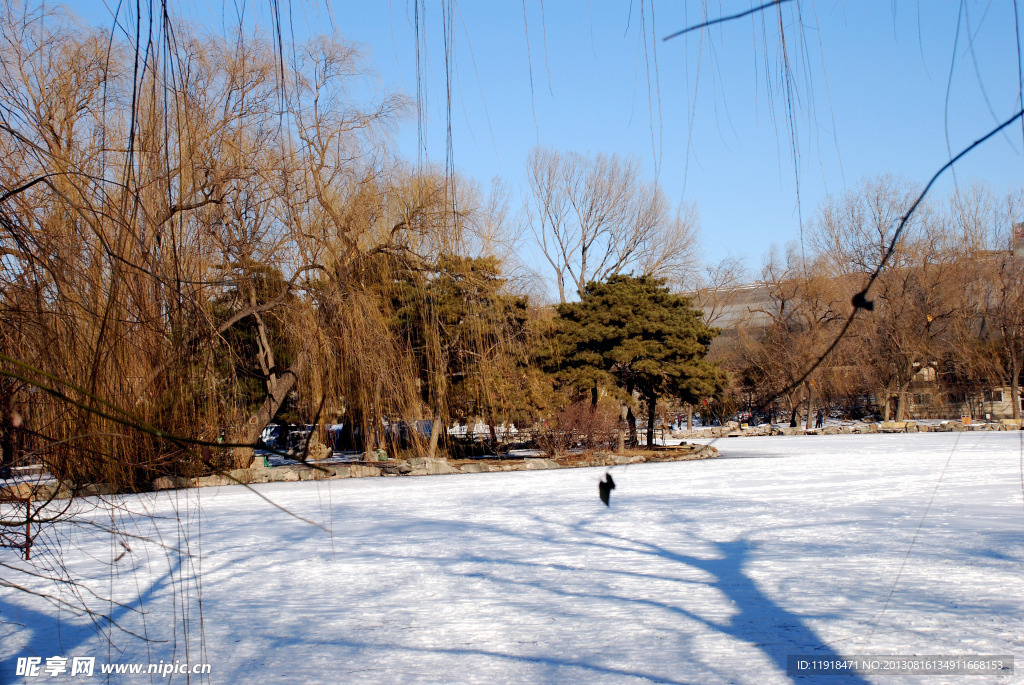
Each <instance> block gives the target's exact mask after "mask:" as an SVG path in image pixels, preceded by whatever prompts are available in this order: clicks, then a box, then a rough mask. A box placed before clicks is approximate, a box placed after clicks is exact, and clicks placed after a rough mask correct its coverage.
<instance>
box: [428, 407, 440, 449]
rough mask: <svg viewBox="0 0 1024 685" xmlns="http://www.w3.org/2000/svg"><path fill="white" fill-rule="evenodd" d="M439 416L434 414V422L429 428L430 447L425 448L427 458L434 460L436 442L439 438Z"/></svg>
mask: <svg viewBox="0 0 1024 685" xmlns="http://www.w3.org/2000/svg"><path fill="white" fill-rule="evenodd" d="M441 425H442V424H441V415H440V414H439V413H437V412H435V413H434V421H433V423H432V424H431V426H430V445H429V446H428V447H427V457H429V458H430V459H433V458H434V455H435V454H437V440H438V438H440V437H441Z"/></svg>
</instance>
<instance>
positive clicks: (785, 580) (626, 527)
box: [0, 432, 1024, 683]
mask: <svg viewBox="0 0 1024 685" xmlns="http://www.w3.org/2000/svg"><path fill="white" fill-rule="evenodd" d="M1022 440H1024V433H1021V432H1002V433H987V432H986V433H981V432H979V433H922V434H910V435H837V436H814V437H771V438H738V439H723V440H719V441H718V442H717V443H716V446H717V447H718V448H719V449H720V450H721V452H722V457H721V458H719V459H715V460H708V461H693V462H676V463H659V464H638V465H631V466H628V467H615V468H614V469H613V470H612V475H613V476H614V478H615V480H616V483H617V485H618V487H617V489H616V490H615V491H614V492H613V493H612V499H611V507H610V508H605V507H604V506H603V505H602V504H601V502H600V501H599V499H598V495H597V482H598V479H599V478H600V477H601V476H602V475H603V473H604V469H565V470H557V471H520V472H509V473H486V474H477V475H454V476H430V477H419V478H374V479H369V478H367V479H351V480H334V481H311V482H298V483H272V484H266V485H259V486H255V487H256V489H257V490H258V491H259V492H260V493H261V494H263V495H265V496H266V497H267V498H269V499H270V500H272V501H273V502H275V503H277V504H279V505H280V506H282V507H284V508H286V509H287V510H288V512H289V513H286V512H285V511H282V510H280V509H278V508H275V507H274V506H272V505H271V504H269V503H268V502H266V501H264V500H262V499H260V498H259V497H257V496H256V495H254V494H253V493H252V492H250V491H249V490H246V489H245V488H243V487H240V486H234V487H222V488H206V489H201V490H190V491H176V492H175V491H172V492H161V493H154V494H151V495H146V496H132V497H126V498H122V499H119V500H117V502H118V503H119V504H120V505H121V508H120V509H114V510H112V509H111V508H110V507H109V506H104V505H97V506H96V507H95V508H94V509H89V508H88V507H85V508H83V509H82V510H81V511H79V512H78V513H77V515H76V516H77V519H78V523H76V524H74V525H72V524H65V525H64V526H63V527H62V528H60V529H56V530H54V529H51V530H49V532H47V533H46V535H47V539H48V540H49V542H46V541H45V540H44V541H42V542H44V543H45V544H46V545H48V546H49V548H50V549H51V550H52V549H53V548H55V547H56V545H57V544H58V541H59V544H60V547H61V548H62V550H63V555H64V560H65V563H66V564H67V566H68V568H69V570H70V572H71V574H72V575H73V576H75V577H78V578H82V579H84V581H83V583H84V586H85V588H86V589H83V590H80V591H81V592H83V593H84V594H83V596H84V598H85V600H86V602H87V603H88V604H89V605H90V606H93V607H94V608H95V609H96V610H98V611H104V612H108V611H112V613H113V615H114V617H115V620H117V622H118V623H119V625H120V626H121V627H122V628H124V629H125V630H130V631H132V632H134V633H136V634H138V635H145V636H147V637H148V638H149V642H148V643H147V642H144V641H142V640H140V639H138V638H136V637H132V636H131V635H129V634H127V633H125V632H123V631H120V630H117V629H114V630H111V629H110V627H109V625H107V624H105V623H103V622H102V621H101V622H100V623H99V624H98V625H94V624H93V623H92V622H91V621H90V620H89V619H87V618H76V617H74V616H72V615H70V614H69V612H67V611H58V610H57V609H56V608H55V607H54V606H52V605H51V604H49V603H47V602H46V601H44V600H43V599H40V598H38V597H33V596H30V595H29V594H27V593H26V592H24V591H21V590H15V589H12V588H9V587H0V682H12V681H13V682H22V679H21V678H17V677H15V670H16V663H17V659H18V657H22V658H24V657H27V656H38V657H42V658H43V665H44V666H45V659H46V658H47V657H51V656H60V655H63V656H66V657H68V658H69V664H70V658H71V657H73V656H87V657H89V656H92V657H96V663H97V666H96V672H97V675H96V676H95V681H96V682H100V680H99V675H98V673H99V664H100V663H107V662H140V663H157V662H158V661H160V660H163V661H164V662H167V663H170V662H173V661H175V660H180V661H181V662H188V663H200V662H206V663H209V664H210V665H211V674H210V675H209V676H203V677H197V676H193V677H192V681H191V682H211V683H271V682H282V683H330V682H337V683H646V682H656V683H773V682H790V681H791V680H794V679H793V678H791V677H790V676H787V673H786V668H787V657H788V656H790V655H814V656H816V657H818V658H838V657H854V656H862V655H898V656H903V657H911V656H915V655H968V654H970V655H1016V656H1017V657H1018V661H1019V663H1018V664H1017V674H1018V675H1015V676H1013V675H1010V676H992V675H988V676H969V677H968V676H949V677H935V676H924V677H922V676H891V675H864V676H857V675H847V676H842V677H835V678H833V679H832V680H831V681H828V682H840V683H862V682H908V683H910V682H912V683H921V682H958V683H959V682H979V683H982V682H984V683H988V682H1024V572H1022V571H1024V471H1022V469H1024V461H1022V459H1024V443H1022ZM926 511H927V516H925V513H926ZM143 514H145V516H144V515H143ZM296 516H299V517H303V518H306V519H309V520H310V521H313V522H315V523H316V524H318V525H312V524H310V523H307V522H304V521H302V520H299V519H298V518H296ZM86 521H91V522H93V523H95V524H98V526H101V527H109V526H111V524H114V525H116V526H117V527H118V528H119V529H121V530H124V531H125V532H126V533H128V534H130V535H131V536H138V537H124V538H119V539H117V540H114V541H111V538H110V536H109V535H106V534H104V533H102V531H101V530H99V528H98V527H97V526H93V525H88V524H84V523H83V522H86ZM318 526H319V527H318ZM143 538H145V539H143ZM147 540H148V541H147ZM121 542H124V545H122V544H121ZM119 556H120V558H119V559H117V561H114V559H115V558H117V557H119ZM0 561H2V562H3V563H5V564H9V565H11V566H16V567H19V568H22V567H25V563H24V562H22V561H19V560H18V557H17V556H16V554H15V552H14V551H13V550H0ZM37 563H39V564H42V565H44V566H45V565H47V564H50V563H52V557H50V556H47V553H46V552H44V551H40V552H39V553H38V562H37ZM0 578H4V579H8V580H10V581H17V582H18V583H20V584H22V585H23V586H25V587H26V588H28V589H33V590H37V591H40V592H49V593H55V592H57V593H63V594H62V597H63V598H64V599H67V600H68V601H71V600H73V599H74V598H73V597H71V596H70V594H69V593H70V592H71V589H70V588H64V589H63V590H61V589H59V588H55V587H54V585H53V584H52V583H50V582H48V581H44V580H42V579H39V578H32V577H28V576H25V575H24V574H16V573H14V572H13V571H11V570H10V569H9V568H3V569H2V572H0ZM87 590H91V591H93V592H95V593H96V594H97V595H98V596H100V597H103V598H107V597H111V596H112V597H113V598H114V599H116V600H117V601H119V602H122V603H124V604H125V607H118V606H116V605H110V604H108V603H106V602H100V601H98V600H97V599H96V598H94V597H92V596H91V595H88V592H87ZM200 596H201V600H202V601H201V603H200V601H199V598H200ZM140 608H141V609H142V613H140V612H139V611H137V610H139V609H140ZM183 623H187V630H185V629H183ZM69 668H70V666H69ZM90 680H93V679H90V678H80V677H74V678H72V677H70V675H69V674H64V675H62V676H56V677H46V676H45V675H44V676H40V677H36V678H25V679H24V682H30V683H34V682H89V681H90ZM797 681H798V682H825V681H826V680H825V679H824V678H820V677H816V678H800V679H797ZM111 682H124V683H134V682H185V677H184V676H182V675H174V676H173V677H171V678H169V679H162V678H160V677H159V676H156V677H153V676H148V675H135V676H129V675H124V676H112V677H111Z"/></svg>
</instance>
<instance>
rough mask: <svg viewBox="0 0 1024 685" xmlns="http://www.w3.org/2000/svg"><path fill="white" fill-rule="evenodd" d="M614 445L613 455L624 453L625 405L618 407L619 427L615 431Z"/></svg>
mask: <svg viewBox="0 0 1024 685" xmlns="http://www.w3.org/2000/svg"><path fill="white" fill-rule="evenodd" d="M615 437H616V445H615V453H616V454H623V453H624V452H625V451H626V405H624V404H620V405H619V426H618V428H617V429H616V430H615Z"/></svg>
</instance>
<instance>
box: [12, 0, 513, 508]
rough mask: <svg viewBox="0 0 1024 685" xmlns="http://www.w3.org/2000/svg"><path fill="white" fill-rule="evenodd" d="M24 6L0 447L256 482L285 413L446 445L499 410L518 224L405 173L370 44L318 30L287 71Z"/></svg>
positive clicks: (91, 467) (248, 44) (71, 467)
mask: <svg viewBox="0 0 1024 685" xmlns="http://www.w3.org/2000/svg"><path fill="white" fill-rule="evenodd" d="M7 10H8V11H6V12H4V13H3V16H2V17H0V37H2V38H3V47H2V48H0V69H2V72H0V82H2V85H0V109H2V111H3V121H2V124H0V125H2V129H0V130H2V135H0V165H3V174H2V177H3V179H4V180H3V184H4V185H3V189H2V195H0V197H2V202H0V220H2V233H0V249H2V254H3V262H2V265H3V268H2V282H0V308H2V312H3V314H2V316H3V320H4V322H5V326H4V336H3V338H2V344H3V346H4V349H3V355H4V357H3V361H2V363H3V372H4V375H5V380H4V386H3V392H4V402H5V406H6V407H7V408H8V409H7V415H9V416H10V415H13V414H17V415H18V416H19V417H21V425H20V426H19V427H18V428H17V429H15V428H14V427H13V426H12V425H10V422H8V424H9V425H8V427H7V428H6V429H5V434H13V433H14V432H15V431H17V432H18V433H19V434H20V435H22V436H30V437H31V438H32V440H35V441H36V442H35V443H34V444H36V448H35V449H34V452H33V453H34V455H35V456H36V458H38V459H40V460H41V461H42V463H43V464H44V466H45V467H46V469H47V470H48V471H49V472H51V473H53V474H54V475H55V476H57V477H58V478H59V479H60V480H61V481H62V482H65V483H67V484H68V485H69V486H70V487H71V488H72V489H73V488H74V487H76V486H78V485H82V484H87V483H96V482H104V483H110V484H111V485H112V486H113V487H115V488H116V489H118V490H137V489H146V488H147V487H148V484H149V483H150V482H151V481H152V480H153V478H154V477H157V476H160V475H165V474H178V475H195V474H198V473H200V472H205V471H209V470H210V469H219V468H229V467H245V466H248V465H249V464H250V462H251V458H252V449H251V447H252V445H253V444H254V443H255V442H256V439H257V438H258V436H259V434H260V432H261V431H262V429H263V428H264V427H265V426H266V425H267V423H269V422H270V421H271V420H272V419H273V418H274V416H275V415H277V414H278V412H279V411H280V410H281V408H282V405H283V404H284V403H285V401H286V399H288V398H292V400H293V401H294V402H293V404H294V405H295V407H296V410H297V411H298V413H299V415H300V417H301V418H302V420H303V421H306V422H313V421H315V420H318V419H320V420H323V419H325V418H327V417H331V416H341V417H344V418H343V420H344V421H345V422H347V423H349V424H351V425H353V426H358V427H359V428H360V430H359V434H360V435H361V436H362V442H363V443H364V444H365V445H360V446H365V447H367V448H372V447H377V446H382V443H383V441H384V440H385V437H384V431H383V428H384V426H386V425H388V424H389V423H394V422H395V421H399V420H415V419H418V418H423V417H426V418H429V419H431V420H433V422H434V434H433V435H432V436H430V438H429V440H424V441H423V442H424V444H423V446H422V449H423V450H425V451H428V452H431V453H432V452H434V451H435V450H436V449H437V446H438V442H439V439H440V438H441V437H442V435H441V433H440V431H441V428H443V426H444V425H446V423H447V422H448V421H449V419H450V417H451V414H452V411H458V412H467V411H472V412H476V413H479V414H482V415H487V416H495V417H496V416H500V415H501V414H502V411H503V407H504V406H505V404H506V403H507V400H508V398H507V396H505V393H504V392H502V391H501V390H500V387H501V386H500V384H492V383H491V382H490V381H489V377H491V376H492V375H493V374H494V373H498V372H499V371H500V370H501V369H503V368H505V367H509V365H510V364H511V365H512V366H511V367H509V368H512V367H514V366H515V364H514V360H515V359H516V358H517V355H518V356H519V357H522V350H521V344H522V342H523V340H524V338H523V335H522V330H523V311H524V310H525V302H524V301H522V300H516V299H515V298H513V297H511V296H509V295H507V294H506V292H505V291H506V290H507V285H506V283H505V282H504V280H503V279H502V278H501V276H500V271H501V264H500V263H499V261H498V260H496V259H494V258H493V256H491V255H493V252H494V250H495V248H496V243H495V241H494V236H495V235H496V234H498V233H500V232H501V231H502V230H503V229H502V227H501V226H500V223H501V221H502V219H501V217H500V216H499V215H498V213H496V212H495V211H494V209H493V207H491V206H489V205H488V202H487V199H486V198H485V197H484V196H483V194H482V193H481V192H480V191H479V190H478V189H476V188H475V187H473V186H472V185H471V184H468V183H465V182H463V181H461V180H460V179H458V178H457V177H455V176H454V175H453V174H451V173H445V172H443V171H441V170H438V169H432V168H429V167H428V168H422V167H421V168H419V169H415V170H414V169H410V168H409V167H408V166H406V165H404V164H402V163H401V162H400V161H399V160H397V159H396V158H395V157H394V155H393V154H392V152H391V151H390V148H389V144H388V140H389V133H390V131H391V129H392V128H393V127H394V125H395V124H396V122H397V121H399V120H400V118H401V117H402V116H403V114H404V112H405V109H406V104H407V103H406V101H405V99H404V98H402V97H401V96H399V95H396V94H392V93H386V92H385V93H379V92H373V94H371V95H369V96H363V97H361V98H360V97H357V96H356V95H355V94H354V93H356V92H359V93H366V92H367V90H366V88H365V86H366V79H365V78H364V77H365V76H366V75H367V73H368V72H367V69H366V66H365V65H364V64H363V62H362V61H361V58H360V56H359V54H358V53H357V52H356V51H355V50H354V49H353V48H352V47H351V46H349V45H347V44H346V43H344V42H342V41H340V40H338V39H335V38H329V37H319V38H316V39H313V40H312V41H310V42H309V43H307V44H306V45H304V46H302V47H301V49H300V50H298V51H297V52H296V56H295V58H294V60H291V62H290V63H289V64H288V65H287V66H288V67H289V68H288V69H286V70H284V71H283V72H282V71H281V70H280V69H279V67H280V65H281V63H280V61H279V58H278V55H277V54H276V53H275V52H274V50H273V49H272V46H271V45H270V44H269V43H267V42H266V41H261V40H258V39H251V38H246V39H245V40H242V38H241V37H240V36H239V37H237V39H236V40H228V39H225V38H221V37H217V36H210V35H200V34H194V33H188V32H187V31H183V30H181V29H180V28H179V30H178V31H177V33H176V43H175V51H174V52H170V51H168V49H167V47H166V46H164V47H161V46H160V45H158V44H154V45H153V46H151V52H150V53H148V54H146V55H145V56H143V55H140V54H138V53H136V52H135V50H134V49H133V46H132V45H131V44H128V43H124V42H122V41H121V39H120V38H119V37H118V36H116V35H115V36H112V35H110V34H108V33H106V32H104V31H100V30H92V29H86V28H84V27H81V26H77V25H75V24H74V23H73V22H72V21H71V20H69V19H68V18H66V17H63V16H62V15H60V14H58V13H55V12H53V11H44V10H43V9H28V8H22V7H16V6H14V5H8V7H7ZM108 46H112V49H111V50H108ZM282 78H284V79H285V83H284V84H283V87H282V83H281V79H282ZM496 224H499V225H497V226H496ZM452 307H455V308H456V309H452ZM513 310H515V311H518V314H516V313H515V311H513ZM517 317H518V318H517ZM510 360H511V361H510ZM220 443H222V444H223V445H225V446H226V447H224V448H223V449H221V448H218V444H220ZM442 444H443V441H442ZM198 446H202V447H203V449H198ZM6 452H7V451H5V457H10V458H13V456H14V455H13V454H10V455H7V453H6Z"/></svg>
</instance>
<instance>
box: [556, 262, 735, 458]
mask: <svg viewBox="0 0 1024 685" xmlns="http://www.w3.org/2000/svg"><path fill="white" fill-rule="evenodd" d="M717 334H718V330H717V329H715V328H711V327H710V326H708V325H707V324H705V323H704V320H703V315H702V313H701V312H700V311H699V310H697V309H695V308H694V307H693V306H692V304H691V302H690V300H689V299H688V298H686V297H683V296H680V295H676V294H673V293H672V292H670V291H669V289H668V288H667V287H666V286H665V281H664V280H663V279H658V278H651V277H647V276H641V277H639V278H634V277H632V276H623V275H616V276H612V277H611V278H609V279H608V281H607V282H605V283H598V282H591V283H588V284H587V287H586V289H585V290H584V292H583V297H582V298H581V300H580V301H579V302H571V303H566V304H562V305H559V306H558V321H557V327H556V333H555V344H554V349H555V359H554V360H553V361H554V362H555V365H556V366H557V368H558V373H559V377H560V379H561V381H562V382H563V384H566V385H569V386H572V387H575V388H577V389H578V390H589V391H591V393H592V397H593V398H594V399H595V400H596V397H597V394H598V389H599V388H600V387H617V388H619V389H621V390H623V391H624V392H625V393H626V394H627V395H629V396H631V395H632V394H633V392H634V391H636V392H638V393H639V394H640V396H641V397H642V398H643V400H644V403H645V405H646V408H647V446H648V447H652V446H653V445H654V418H655V408H656V406H657V402H658V399H659V398H661V397H666V396H670V397H675V398H678V399H679V400H681V401H683V402H690V403H693V404H696V403H698V402H699V401H700V399H701V398H703V397H709V396H712V395H714V394H716V393H718V392H720V390H721V389H722V387H723V385H724V380H725V375H724V373H723V372H722V371H721V370H720V369H719V368H718V366H717V365H715V364H712V363H710V362H708V361H707V360H706V359H705V356H706V355H707V351H708V346H709V345H710V344H711V341H712V340H713V339H714V337H715V336H716V335H717Z"/></svg>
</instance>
